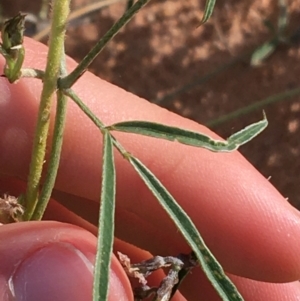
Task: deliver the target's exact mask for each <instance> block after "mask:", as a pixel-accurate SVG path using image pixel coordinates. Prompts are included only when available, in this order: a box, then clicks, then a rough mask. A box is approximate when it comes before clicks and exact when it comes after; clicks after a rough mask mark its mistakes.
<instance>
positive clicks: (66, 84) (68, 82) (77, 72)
mask: <svg viewBox="0 0 300 301" xmlns="http://www.w3.org/2000/svg"><path fill="white" fill-rule="evenodd" d="M149 1H150V0H139V1H137V2H136V3H135V4H134V5H133V6H132V7H131V8H130V9H128V10H127V11H126V12H125V13H124V15H123V16H122V17H121V18H120V19H119V20H118V21H117V22H116V23H115V24H114V25H113V26H112V27H111V28H110V29H109V30H108V31H107V32H106V34H105V35H104V36H103V37H102V38H101V40H100V41H99V42H98V43H97V44H96V45H95V46H94V47H93V48H92V50H91V51H90V52H89V53H88V54H87V55H86V56H85V57H84V58H83V60H82V61H81V62H80V63H79V64H78V66H77V67H76V68H75V69H74V70H73V71H72V72H71V73H70V74H69V75H68V76H66V77H64V78H62V79H61V80H59V87H60V88H62V89H68V88H70V87H72V86H73V84H74V83H75V82H76V81H77V80H78V78H79V77H80V76H81V75H82V74H83V73H84V72H85V71H86V70H87V68H88V66H89V65H90V64H91V63H92V62H93V60H94V59H95V58H96V57H97V55H98V54H99V53H100V52H101V51H102V49H103V48H104V47H105V45H106V44H107V43H108V42H109V41H110V40H111V39H112V38H113V37H114V36H115V35H116V34H117V33H118V32H119V31H120V29H121V28H122V27H123V26H125V25H126V24H127V23H128V22H129V21H130V20H131V19H132V17H133V16H134V15H135V14H136V13H137V12H138V11H139V10H140V9H141V8H142V7H143V6H145V5H146V4H147V3H148V2H149Z"/></svg>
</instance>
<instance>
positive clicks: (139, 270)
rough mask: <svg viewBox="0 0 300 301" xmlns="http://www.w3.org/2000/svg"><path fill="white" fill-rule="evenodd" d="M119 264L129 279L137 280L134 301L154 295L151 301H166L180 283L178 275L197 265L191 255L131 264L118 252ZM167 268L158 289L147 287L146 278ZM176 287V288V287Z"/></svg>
mask: <svg viewBox="0 0 300 301" xmlns="http://www.w3.org/2000/svg"><path fill="white" fill-rule="evenodd" d="M118 255H119V259H120V262H121V264H122V266H123V268H124V270H125V272H126V274H127V275H128V276H129V277H132V278H135V279H138V280H139V283H141V286H140V287H137V288H135V289H134V297H135V301H140V300H143V299H146V298H149V297H150V296H151V295H154V299H153V301H168V300H170V298H171V297H172V296H173V294H174V288H175V287H176V289H177V286H178V284H179V282H180V281H181V279H180V276H179V273H180V272H181V271H184V270H186V271H187V272H189V271H190V270H191V269H192V268H193V267H195V266H196V265H197V264H198V263H197V261H196V258H195V255H194V254H193V253H191V254H189V255H186V254H180V255H179V256H177V257H173V256H166V257H162V256H155V257H153V258H150V259H148V260H144V261H142V262H140V263H135V264H131V262H130V258H129V257H128V256H127V255H124V254H122V253H120V252H118ZM161 268H169V272H168V274H167V276H166V277H165V278H164V279H163V280H162V281H161V283H160V285H159V287H149V286H148V285H146V284H147V280H146V278H147V277H148V276H149V275H151V274H152V273H153V272H154V271H156V270H158V269H161ZM176 285H177V286H176Z"/></svg>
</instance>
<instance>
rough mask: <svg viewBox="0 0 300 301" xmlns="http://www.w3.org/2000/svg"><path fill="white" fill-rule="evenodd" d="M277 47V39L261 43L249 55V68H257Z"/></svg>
mask: <svg viewBox="0 0 300 301" xmlns="http://www.w3.org/2000/svg"><path fill="white" fill-rule="evenodd" d="M278 45H279V39H278V37H275V38H274V39H272V40H270V41H267V42H265V43H263V44H262V45H261V46H259V47H258V48H256V49H255V50H254V52H253V54H252V55H251V60H250V64H251V66H259V65H260V64H261V63H262V62H263V61H264V60H265V59H267V58H268V57H269V56H270V55H271V54H272V53H273V52H274V51H275V49H276V48H277V46H278Z"/></svg>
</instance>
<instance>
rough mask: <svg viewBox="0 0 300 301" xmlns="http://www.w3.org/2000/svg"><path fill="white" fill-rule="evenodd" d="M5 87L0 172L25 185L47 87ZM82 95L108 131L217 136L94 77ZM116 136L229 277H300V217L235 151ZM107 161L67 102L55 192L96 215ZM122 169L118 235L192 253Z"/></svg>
mask: <svg viewBox="0 0 300 301" xmlns="http://www.w3.org/2000/svg"><path fill="white" fill-rule="evenodd" d="M26 45H27V56H26V66H29V65H30V66H33V67H36V68H42V66H43V65H44V63H45V55H46V48H45V47H43V46H41V45H39V44H37V43H34V42H32V41H28V40H27V42H26ZM71 65H72V66H74V65H73V64H72V63H70V66H71ZM1 85H2V86H3V87H2V90H3V91H4V93H3V95H2V97H3V98H4V101H2V102H1V103H2V110H5V112H6V113H5V114H3V115H2V116H1V118H2V119H1V124H0V125H1V127H0V141H1V144H0V160H1V161H0V170H1V171H2V172H5V173H8V174H11V175H17V176H19V177H22V178H23V179H26V176H27V173H28V164H29V159H30V150H31V143H32V136H33V129H34V124H35V122H34V118H33V116H36V112H37V106H38V97H39V94H40V89H41V84H40V83H38V82H37V81H35V80H29V81H28V80H21V81H20V82H19V83H18V84H17V85H14V86H8V85H7V82H5V81H4V80H2V81H1ZM75 90H76V91H77V92H78V94H79V96H80V97H81V98H82V99H84V101H85V102H86V103H87V104H88V106H89V107H90V108H91V109H92V110H93V111H94V113H95V114H96V115H97V116H99V117H100V118H102V120H103V121H104V123H105V124H111V123H113V122H117V121H123V120H132V119H139V120H141V119H144V120H151V121H155V122H163V123H168V124H171V125H177V126H181V127H185V128H188V129H192V130H197V131H202V132H204V133H207V134H211V135H212V136H214V137H216V136H215V135H214V134H213V133H211V132H210V131H209V130H207V129H206V128H204V127H202V126H200V125H198V124H196V123H194V122H192V121H189V120H186V119H184V118H181V117H179V116H177V115H175V114H172V113H170V112H168V111H166V110H163V109H161V108H159V107H157V106H153V105H151V104H149V103H148V102H146V101H144V100H142V99H140V98H138V97H136V96H133V95H132V94H130V93H127V92H125V91H123V90H121V89H118V88H116V87H114V86H113V85H111V84H109V83H106V82H104V81H101V80H100V79H98V78H96V77H95V76H93V75H91V74H86V75H85V76H83V77H82V78H81V79H80V80H79V81H78V83H77V84H76V86H75ZM16 116H18V118H16ZM116 137H117V138H118V139H119V140H120V141H121V143H122V144H123V145H124V146H125V147H126V149H127V150H128V151H130V152H131V153H133V154H134V155H135V156H137V157H138V158H140V159H141V160H142V162H144V163H145V164H146V165H147V166H148V167H149V168H150V169H151V170H152V171H153V172H154V173H155V174H156V175H157V176H158V178H159V179H161V181H162V182H163V184H164V185H165V186H166V187H167V188H168V189H169V190H170V192H171V193H172V194H173V195H174V196H175V198H176V200H177V201H178V202H179V203H180V204H181V206H182V207H183V208H184V210H185V211H186V212H187V213H188V214H189V216H190V217H191V218H192V220H193V221H194V223H195V224H196V226H197V228H198V229H199V231H200V232H201V233H202V235H203V237H204V239H205V241H206V242H207V244H208V246H209V247H210V248H211V250H212V251H213V253H214V254H215V255H216V257H217V258H218V259H219V260H220V262H221V263H222V264H223V266H224V268H225V269H226V270H227V271H229V272H231V273H234V274H239V275H242V276H245V277H249V278H255V279H260V280H267V281H291V280H295V279H298V278H299V276H300V263H299V260H298V254H299V251H300V250H299V249H300V246H299V244H298V241H299V239H300V226H299V213H298V212H297V211H296V210H295V209H293V208H292V207H291V206H290V205H289V204H288V203H287V202H286V201H285V200H284V199H283V198H282V196H281V195H280V194H279V193H278V192H277V191H276V190H275V189H274V188H273V187H272V185H271V184H270V183H269V182H268V181H267V180H265V179H264V178H263V177H262V176H261V175H260V174H259V173H258V172H257V171H256V170H255V169H254V168H253V167H252V166H251V165H250V164H249V163H248V162H247V161H246V160H245V159H244V158H243V157H242V156H241V155H240V154H239V153H238V152H234V153H230V154H224V153H223V154H216V153H211V152H208V151H206V150H203V149H195V148H192V147H188V146H184V145H180V144H178V143H173V144H172V143H170V142H167V141H162V140H154V139H151V138H146V137H139V136H136V135H127V134H126V135H125V134H118V135H116ZM100 158H101V136H100V134H99V131H98V130H97V129H96V128H95V127H94V125H93V124H92V123H91V122H90V121H89V120H88V119H87V118H86V117H85V116H84V115H83V113H82V112H80V110H79V109H78V108H77V107H76V106H75V105H74V104H73V103H71V102H70V103H69V109H68V120H67V125H66V131H65V139H64V147H63V154H62V159H61V165H60V170H59V174H58V178H57V181H56V183H57V184H56V187H57V189H59V190H61V191H62V192H64V193H69V194H72V195H75V196H76V197H79V198H82V199H83V200H84V202H85V203H86V204H88V205H90V207H89V208H90V210H91V212H92V214H93V215H94V216H95V215H96V214H97V212H98V210H97V205H96V203H93V201H95V202H98V199H99V194H100V177H101V168H100ZM116 165H117V183H118V185H117V203H118V206H117V212H116V220H117V225H116V234H117V236H119V237H120V238H122V239H123V240H127V241H129V242H131V243H133V244H136V245H138V246H140V247H142V248H143V249H148V250H150V251H151V252H152V253H153V254H160V255H164V254H168V255H176V254H177V253H181V252H184V251H187V250H188V248H187V246H186V243H185V242H184V240H183V238H182V237H181V235H180V234H179V232H178V231H177V230H176V229H175V227H174V225H173V223H172V221H171V220H170V219H169V218H168V217H167V216H166V214H165V213H164V212H163V210H162V209H161V208H160V206H159V205H158V204H157V201H156V200H155V199H154V198H153V196H152V195H151V193H150V192H149V191H148V190H147V188H146V187H144V186H143V183H142V181H141V180H140V179H139V178H138V176H137V175H136V174H135V172H134V171H133V169H132V168H131V167H130V166H129V164H128V162H126V161H125V160H123V158H121V156H116ZM86 200H90V201H92V202H88V201H86ZM79 205H80V204H79ZM81 208H82V207H81ZM79 209H80V208H79Z"/></svg>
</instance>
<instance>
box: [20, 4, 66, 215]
mask: <svg viewBox="0 0 300 301" xmlns="http://www.w3.org/2000/svg"><path fill="white" fill-rule="evenodd" d="M69 2H70V0H53V3H52V27H51V32H50V37H49V50H48V57H47V64H46V69H45V75H44V85H43V89H42V93H41V101H40V106H39V112H38V120H37V126H36V131H35V136H34V141H33V151H32V157H31V163H30V170H29V176H28V186H27V191H26V212H25V216H24V218H25V220H30V218H31V216H32V214H33V212H34V209H35V207H36V203H37V198H38V190H39V185H40V180H41V175H42V169H43V164H44V160H45V153H46V144H47V136H48V131H49V124H50V109H51V103H52V99H53V96H54V93H55V91H56V89H57V80H58V77H59V75H60V72H59V71H60V62H61V57H62V53H63V52H62V51H63V49H64V38H65V27H66V21H67V18H68V14H69Z"/></svg>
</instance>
